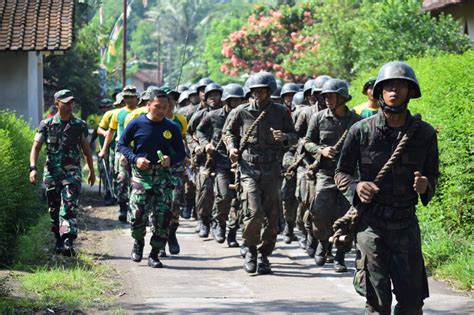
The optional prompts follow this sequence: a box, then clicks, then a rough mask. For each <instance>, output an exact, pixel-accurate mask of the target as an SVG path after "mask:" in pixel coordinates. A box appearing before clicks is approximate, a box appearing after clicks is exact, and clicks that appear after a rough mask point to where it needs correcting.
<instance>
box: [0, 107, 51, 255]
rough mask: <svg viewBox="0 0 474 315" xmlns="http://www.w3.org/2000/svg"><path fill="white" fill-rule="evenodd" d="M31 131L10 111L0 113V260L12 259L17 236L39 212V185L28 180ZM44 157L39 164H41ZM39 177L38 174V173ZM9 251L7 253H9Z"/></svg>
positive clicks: (40, 206) (41, 206)
mask: <svg viewBox="0 0 474 315" xmlns="http://www.w3.org/2000/svg"><path fill="white" fill-rule="evenodd" d="M33 136H34V133H33V131H32V130H30V128H29V125H28V123H27V122H26V121H24V120H23V119H19V118H17V117H16V116H15V114H14V113H12V112H7V111H1V112H0V196H2V203H0V262H1V263H6V262H8V260H9V259H11V258H12V255H11V253H12V252H13V249H14V247H15V238H16V236H17V235H18V234H19V233H21V232H23V231H24V230H25V229H27V228H28V227H29V226H30V225H32V224H33V223H36V220H37V218H38V217H39V215H40V214H41V213H42V210H43V209H44V206H43V205H42V204H41V202H40V198H39V195H38V186H34V185H31V184H30V183H29V179H28V168H27V166H28V165H29V163H30V161H29V153H30V149H31V143H32V142H31V141H32V139H33ZM42 161H44V160H43V158H41V159H40V161H39V164H38V165H42V164H41V163H43V162H42ZM38 176H40V174H38ZM8 253H9V254H8Z"/></svg>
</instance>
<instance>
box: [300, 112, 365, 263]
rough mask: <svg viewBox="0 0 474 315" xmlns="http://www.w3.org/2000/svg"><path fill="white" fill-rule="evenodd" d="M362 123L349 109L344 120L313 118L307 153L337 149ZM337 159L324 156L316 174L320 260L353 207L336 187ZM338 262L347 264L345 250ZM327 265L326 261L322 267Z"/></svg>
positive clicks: (313, 216) (314, 220)
mask: <svg viewBox="0 0 474 315" xmlns="http://www.w3.org/2000/svg"><path fill="white" fill-rule="evenodd" d="M343 106H345V105H343ZM359 120H360V116H359V115H357V114H355V113H354V112H352V111H350V110H349V109H348V108H347V107H346V113H345V115H344V116H343V117H340V118H339V117H337V116H335V115H334V114H333V112H332V111H331V110H329V109H324V110H322V111H319V112H318V113H316V114H315V115H313V117H312V118H311V121H310V124H309V128H308V132H307V134H306V138H305V146H304V147H305V149H306V151H307V152H308V153H310V154H312V155H316V154H317V153H318V152H320V151H321V150H322V149H324V148H326V147H330V146H334V145H335V144H336V143H337V142H338V140H339V139H340V138H341V136H342V134H343V133H344V132H345V131H346V130H347V129H348V128H350V126H352V125H353V124H354V123H355V122H357V121H359ZM337 158H338V155H336V157H335V158H334V159H329V158H326V157H324V156H321V162H320V166H319V169H318V171H317V173H316V189H315V198H314V199H313V200H312V202H311V205H310V213H311V219H312V232H313V236H314V237H315V238H316V239H317V240H319V245H318V249H317V251H316V256H322V257H323V258H324V259H325V257H326V254H327V251H328V246H329V242H328V240H329V237H330V236H331V235H332V233H333V230H332V225H333V223H334V221H336V219H338V218H339V217H341V216H343V215H344V214H345V213H346V211H347V210H348V209H349V203H348V202H347V200H346V199H345V198H344V196H343V195H342V194H341V193H340V191H339V190H338V189H337V188H336V185H335V183H334V172H335V169H336V161H337ZM349 249H350V247H349ZM336 260H337V261H338V262H340V263H343V260H344V251H343V249H341V250H338V253H337V254H336ZM324 262H325V260H324V261H321V262H320V264H321V263H324Z"/></svg>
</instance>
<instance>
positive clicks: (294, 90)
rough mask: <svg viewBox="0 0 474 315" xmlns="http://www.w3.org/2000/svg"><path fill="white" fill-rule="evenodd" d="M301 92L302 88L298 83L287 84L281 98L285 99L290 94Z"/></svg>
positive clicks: (281, 92) (283, 88)
mask: <svg viewBox="0 0 474 315" xmlns="http://www.w3.org/2000/svg"><path fill="white" fill-rule="evenodd" d="M299 91H300V88H299V87H298V85H296V83H286V84H285V85H283V87H282V88H281V91H280V97H283V95H285V94H288V93H298V92H299Z"/></svg>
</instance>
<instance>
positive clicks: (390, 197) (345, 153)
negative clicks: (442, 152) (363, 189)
mask: <svg viewBox="0 0 474 315" xmlns="http://www.w3.org/2000/svg"><path fill="white" fill-rule="evenodd" d="M412 120H413V117H412V116H411V115H410V113H408V119H407V122H406V123H405V126H403V127H402V128H391V127H388V126H387V125H386V122H385V116H384V113H383V112H381V111H380V112H379V113H377V114H376V115H374V116H371V117H369V118H366V119H364V120H362V121H360V122H358V123H356V124H355V125H354V126H352V128H351V129H350V132H349V135H348V137H347V138H346V141H345V142H344V146H343V148H342V151H341V156H340V158H339V162H338V164H337V169H336V175H335V179H336V184H337V186H338V188H339V189H340V190H341V191H342V192H343V193H344V195H345V196H346V198H348V200H349V201H350V202H351V203H352V204H353V205H357V204H358V203H360V200H359V198H358V196H357V193H356V186H357V183H358V182H359V181H373V180H374V179H375V177H376V176H377V174H378V172H379V171H380V170H381V169H382V167H383V166H384V164H385V163H386V162H387V160H388V159H389V158H390V156H391V155H392V152H393V151H394V150H395V148H396V146H397V144H398V142H399V141H400V140H401V138H402V135H403V134H404V133H405V131H406V130H407V128H408V127H409V126H410V125H411V122H412ZM357 168H358V171H359V173H360V179H359V178H357V177H355V174H356V171H357ZM415 171H420V172H421V174H422V175H423V176H426V177H427V178H428V182H429V184H428V189H427V191H426V192H425V193H424V194H423V195H421V196H420V199H421V201H422V203H423V204H424V205H426V204H428V202H429V201H430V200H431V198H432V197H433V195H434V192H435V187H436V183H437V178H438V177H439V156H438V144H437V137H436V132H435V130H434V129H433V127H431V125H429V124H428V123H426V122H423V121H422V122H421V124H420V126H419V127H418V129H417V130H416V132H415V134H414V136H413V137H412V138H411V139H410V141H409V142H408V143H407V147H406V148H405V150H404V151H403V154H402V156H401V158H400V160H399V161H398V162H397V163H395V165H394V166H393V167H392V169H391V171H389V172H388V174H387V175H386V176H385V177H384V178H383V179H382V181H381V182H380V183H379V184H378V187H379V188H380V191H379V192H378V193H377V194H376V195H375V196H374V200H373V202H372V203H373V204H379V205H381V206H385V207H391V208H406V207H413V206H415V205H416V204H417V203H418V194H417V193H416V192H415V191H414V189H413V182H414V172H415Z"/></svg>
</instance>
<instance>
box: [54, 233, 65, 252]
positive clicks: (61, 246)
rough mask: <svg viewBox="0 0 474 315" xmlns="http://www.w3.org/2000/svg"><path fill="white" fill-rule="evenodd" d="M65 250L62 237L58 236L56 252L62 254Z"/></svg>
mask: <svg viewBox="0 0 474 315" xmlns="http://www.w3.org/2000/svg"><path fill="white" fill-rule="evenodd" d="M63 250H64V242H63V240H62V239H61V237H57V238H56V245H55V246H54V251H55V252H56V254H61V253H62V252H63Z"/></svg>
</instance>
